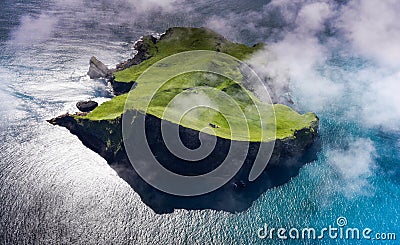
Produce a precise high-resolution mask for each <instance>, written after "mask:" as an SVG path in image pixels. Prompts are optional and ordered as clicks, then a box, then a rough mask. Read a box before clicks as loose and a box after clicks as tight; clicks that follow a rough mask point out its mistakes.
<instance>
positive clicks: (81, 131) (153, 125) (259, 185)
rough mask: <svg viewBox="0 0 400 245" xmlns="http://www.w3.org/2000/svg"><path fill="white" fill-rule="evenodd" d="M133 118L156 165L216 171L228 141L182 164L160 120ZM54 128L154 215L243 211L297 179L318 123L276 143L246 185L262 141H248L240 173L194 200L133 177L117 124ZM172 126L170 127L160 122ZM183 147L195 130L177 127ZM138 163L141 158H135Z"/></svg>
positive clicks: (70, 121) (80, 122)
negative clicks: (92, 155) (103, 164)
mask: <svg viewBox="0 0 400 245" xmlns="http://www.w3.org/2000/svg"><path fill="white" fill-rule="evenodd" d="M129 113H133V114H134V117H135V118H140V117H145V121H146V132H147V134H148V136H149V137H148V141H147V142H146V143H148V144H149V146H150V148H151V149H152V151H153V153H154V155H155V156H157V160H158V161H159V162H160V163H161V164H162V165H163V166H164V167H165V168H166V169H168V170H170V171H173V172H175V173H178V174H182V175H200V174H205V173H207V172H210V171H212V170H214V169H216V168H217V167H218V166H219V165H220V164H221V162H222V161H223V160H224V158H225V157H226V154H227V153H228V151H229V146H230V145H231V143H232V141H231V140H228V139H224V138H219V137H217V143H216V147H215V149H214V150H213V152H212V153H211V154H210V155H209V156H207V158H205V159H204V160H202V161H197V162H192V161H185V160H182V159H179V158H177V157H175V156H174V155H173V154H171V153H170V152H169V151H168V149H167V148H166V146H165V144H164V143H163V136H162V134H161V123H162V119H160V118H158V117H155V116H152V115H144V114H142V113H140V112H137V111H135V112H129ZM49 122H50V123H51V124H53V125H59V126H62V127H65V128H67V129H68V130H69V131H70V132H71V133H72V134H74V135H76V136H77V137H78V138H79V139H80V140H81V141H82V142H83V144H84V145H85V146H87V147H88V148H90V149H91V150H93V151H95V152H97V153H98V154H99V155H100V156H102V157H103V158H104V159H106V160H107V162H108V163H109V164H110V166H111V167H113V168H114V169H115V170H116V171H117V173H118V174H119V175H120V177H121V178H123V179H124V180H125V181H126V182H127V183H129V184H130V185H131V186H132V188H133V189H134V190H135V191H137V193H138V194H139V195H140V196H141V198H142V200H143V201H144V202H145V203H146V204H147V205H148V206H150V207H151V208H152V209H153V210H154V211H155V212H157V213H168V212H173V210H174V209H176V208H184V209H205V208H207V209H215V210H225V211H229V212H238V211H243V210H246V209H247V208H249V207H250V206H251V203H252V202H253V201H254V200H256V199H257V198H258V196H259V195H261V194H262V193H263V192H264V191H265V190H267V189H269V188H272V187H275V186H278V185H281V184H284V183H286V182H287V181H288V180H289V179H290V178H291V177H293V176H295V175H297V173H298V170H299V169H300V167H301V166H303V165H304V164H305V163H307V162H309V161H310V160H312V159H313V158H314V157H315V152H316V150H315V149H313V147H315V145H316V144H315V140H316V138H317V132H318V119H316V120H315V121H313V122H312V123H311V124H310V125H309V127H307V128H303V129H301V130H298V131H296V132H294V135H293V137H290V138H285V139H278V140H276V142H275V147H274V150H273V153H272V157H271V159H270V161H269V163H268V165H267V168H266V169H265V170H264V172H263V174H262V175H261V176H260V177H259V178H258V179H257V180H256V181H254V182H249V181H248V176H249V173H250V169H251V168H252V166H253V163H254V161H255V157H256V156H257V154H258V150H259V148H260V144H265V143H263V142H249V148H248V153H247V156H246V158H245V161H244V162H243V165H242V167H241V169H240V170H239V172H238V173H237V174H236V175H235V176H234V177H233V178H232V179H231V180H230V181H229V182H228V183H227V184H225V185H224V186H222V187H221V188H220V189H218V190H216V191H213V192H211V193H208V194H205V195H201V196H196V197H178V196H174V195H170V194H166V193H163V192H161V191H158V190H157V189H155V188H153V187H151V186H150V185H148V184H147V183H146V182H145V181H143V180H142V179H141V177H140V176H139V175H138V174H137V173H136V171H135V169H134V168H133V167H132V165H131V162H130V160H129V159H128V156H127V154H126V151H125V148H124V143H123V142H122V133H121V132H122V119H121V117H119V118H116V119H113V120H101V121H92V120H88V119H81V118H79V117H77V116H75V115H69V114H66V115H62V116H59V117H57V118H54V119H51V120H49ZM164 123H167V124H172V123H170V122H164ZM179 133H180V134H179V135H180V139H181V140H182V143H183V144H184V145H185V146H187V147H188V148H192V149H195V148H197V147H199V145H200V141H199V134H200V132H199V131H196V130H193V129H190V128H185V127H182V126H179ZM136 160H138V161H140V159H139V158H138V159H136Z"/></svg>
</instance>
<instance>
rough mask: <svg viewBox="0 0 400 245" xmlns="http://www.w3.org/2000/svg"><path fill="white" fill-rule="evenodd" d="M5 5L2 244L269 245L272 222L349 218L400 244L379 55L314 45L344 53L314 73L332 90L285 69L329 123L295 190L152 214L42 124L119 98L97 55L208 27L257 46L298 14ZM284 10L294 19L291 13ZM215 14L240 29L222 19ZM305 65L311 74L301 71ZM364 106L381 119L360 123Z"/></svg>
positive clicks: (394, 134) (90, 4)
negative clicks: (94, 74) (260, 233)
mask: <svg viewBox="0 0 400 245" xmlns="http://www.w3.org/2000/svg"><path fill="white" fill-rule="evenodd" d="M141 3H146V1H142V2H141ZM301 4H304V3H302V2H301V1H300V2H299V3H298V4H297V5H299V6H301ZM297 5H296V6H297ZM1 6H2V7H1V11H0V48H1V51H0V98H1V103H0V113H1V117H0V129H1V131H0V132H1V133H0V137H1V141H0V142H1V143H0V159H1V160H0V241H1V242H4V243H10V244H14V243H29V244H30V243H50V244H52V243H57V242H60V243H80V244H96V243H101V244H110V243H138V244H142V243H152V244H157V243H162V244H175V243H180V244H181V243H190V244H192V243H196V244H197V243H201V244H209V243H217V244H222V243H224V244H231V243H239V244H248V243H266V242H271V241H268V239H267V240H261V239H259V238H258V237H257V230H258V229H259V228H261V227H263V226H264V224H268V225H269V227H276V228H279V227H286V228H288V229H289V228H291V227H295V228H299V229H300V228H304V227H314V228H315V229H317V230H318V229H321V228H323V227H328V226H329V225H333V226H336V227H337V223H336V220H337V218H338V217H341V216H342V217H345V218H346V219H347V221H348V225H347V227H356V228H359V229H360V230H362V229H364V228H366V227H368V228H370V229H372V230H373V233H372V234H375V233H377V232H393V233H396V234H397V236H400V226H399V224H400V222H399V217H400V208H399V205H398V203H399V197H400V179H399V174H400V166H399V162H400V152H399V147H400V140H399V136H400V134H399V131H398V125H399V124H398V123H399V120H398V119H399V117H397V116H396V115H398V114H396V113H397V110H398V109H397V108H398V104H397V105H396V104H395V105H389V106H387V104H382V106H381V107H378V108H380V110H374V108H376V107H374V106H373V105H374V104H373V103H371V101H372V102H374V103H375V106H376V105H381V103H383V102H385V101H386V100H387V99H388V98H387V97H390V96H391V95H393V93H390V89H389V92H387V93H386V92H385V91H386V90H382V91H383V92H382V93H377V94H376V97H377V98H376V99H375V98H373V97H372V94H369V93H365V91H366V90H368V88H369V87H368V86H372V85H374V82H375V81H380V80H382V81H386V80H388V79H390V78H391V77H392V75H393V74H395V75H394V77H396V74H398V70H396V67H394V68H393V67H392V68H391V71H387V70H386V69H383V68H382V66H381V65H380V64H379V63H378V61H376V60H374V57H372V58H370V57H364V56H363V55H361V54H358V53H353V52H352V50H349V49H346V48H344V47H341V45H337V44H335V45H331V44H330V43H327V41H326V40H325V41H324V39H319V40H320V41H321V42H322V43H323V42H325V43H323V44H322V46H323V47H325V48H327V49H330V48H331V47H334V48H335V49H336V50H334V51H333V50H332V52H331V56H330V57H329V59H326V60H323V61H324V62H322V63H320V64H319V67H313V68H312V71H314V72H315V73H316V74H318V76H319V77H322V78H325V79H327V80H329V83H324V81H323V80H321V81H319V80H315V82H314V83H311V85H309V84H307V83H306V81H307V79H308V78H310V77H307V76H302V74H300V75H299V74H298V73H296V72H294V71H295V68H296V66H295V65H293V66H292V67H291V68H292V69H291V71H290V72H289V76H291V81H292V83H293V84H292V90H293V92H292V97H293V99H294V101H295V102H296V105H295V107H296V109H298V110H300V111H316V112H317V114H318V116H319V117H320V119H321V124H320V135H321V141H322V144H323V148H322V151H321V152H320V153H319V154H318V160H317V161H315V162H312V163H310V164H308V165H306V166H304V167H303V168H302V169H301V171H300V174H299V175H298V176H297V177H295V178H293V179H292V180H291V181H290V182H289V183H287V184H285V185H283V186H281V187H278V188H274V189H271V190H269V191H268V192H266V193H265V194H263V195H262V196H261V197H260V198H259V199H258V200H257V201H256V202H255V203H254V204H253V206H252V207H251V208H250V209H249V210H247V211H246V212H243V213H238V214H230V213H225V212H216V211H211V210H203V211H185V210H178V211H175V212H174V213H173V214H166V215H157V214H155V213H154V212H153V211H152V210H151V209H150V208H148V207H147V206H146V205H145V204H143V203H142V202H141V200H140V198H139V196H138V195H137V194H136V193H135V192H134V191H133V190H132V189H131V188H130V187H129V186H128V184H126V183H125V182H124V181H123V180H121V179H120V178H119V177H118V176H117V174H116V173H115V172H114V171H113V170H112V169H111V168H110V167H109V166H108V165H107V163H106V162H105V160H104V159H102V158H101V157H100V156H98V155H97V154H95V153H93V152H91V151H90V150H89V149H87V148H85V147H84V146H83V145H82V144H81V143H80V141H79V140H78V139H77V138H76V137H75V136H73V135H71V134H70V133H69V132H68V131H67V130H65V129H63V128H59V127H53V126H51V125H49V124H48V123H46V122H45V120H46V119H49V118H52V117H54V116H56V115H60V114H62V113H65V112H67V111H69V112H74V111H75V110H76V109H75V103H76V101H78V100H86V99H94V100H97V101H99V102H102V101H105V100H107V99H109V98H110V93H109V92H108V91H109V89H108V87H107V85H106V84H105V83H104V81H101V80H90V79H89V78H88V77H87V76H86V71H87V68H88V61H89V59H90V57H91V56H92V55H95V56H97V57H99V59H100V60H103V61H105V62H106V63H107V64H108V65H113V64H116V63H118V62H120V61H123V60H124V59H126V58H128V57H130V55H131V53H132V42H133V41H135V40H137V39H138V38H139V37H140V36H141V35H143V34H148V33H153V32H162V31H163V30H165V29H166V28H168V27H170V26H176V25H180V26H181V25H191V26H202V25H207V26H209V27H211V28H214V29H218V31H221V32H225V33H223V34H225V35H227V36H228V37H229V38H231V39H234V40H237V41H241V42H246V43H248V44H251V43H254V42H256V41H270V42H273V41H275V42H276V43H277V44H284V43H285V41H284V40H283V39H282V38H283V35H284V33H286V32H289V33H290V32H291V31H294V32H296V30H293V27H292V23H291V22H288V21H287V19H290V18H287V19H286V21H284V20H283V19H282V18H281V16H280V15H281V14H282V13H283V12H282V13H281V14H280V12H274V11H272V10H274V8H273V7H270V6H268V3H267V2H265V1H246V2H245V1H234V2H232V3H229V4H227V3H226V2H225V1H196V3H187V2H182V1H180V2H179V3H172V5H166V6H164V5H163V6H162V7H160V8H157V9H152V8H151V7H148V6H147V5H146V4H144V5H143V6H142V7H138V6H137V4H136V5H135V4H132V3H130V2H129V1H122V0H115V1H78V0H74V1H68V2H67V3H64V2H63V1H41V0H37V1H27V0H25V1H22V0H20V1H9V0H3V1H2V3H1ZM168 6H172V7H168ZM288 6H289V5H288ZM148 8H150V9H148ZM286 11H289V12H290V13H291V11H293V13H297V12H299V11H298V8H297V7H296V8H295V7H293V6H291V7H288V8H287V9H286ZM218 17H221V18H222V19H226V20H229V23H231V24H232V26H228V25H224V24H221V25H218V24H217V23H220V22H221V20H219V19H218ZM216 20H219V22H218V21H216ZM293 21H295V20H294V19H293ZM221 23H222V22H221ZM225 24H226V23H225ZM229 28H231V29H229ZM224 30H225V31H224ZM233 30H236V31H233ZM283 30H285V32H283ZM318 35H320V33H319V34H318ZM337 35H339V34H337ZM328 39H329V38H328ZM300 41H301V40H300ZM300 41H299V42H300ZM274 48H275V49H276V50H278V49H277V48H276V47H274V46H273V45H272V46H271V49H272V50H274ZM288 52H290V50H288ZM310 52H311V50H310V51H309V52H308V51H307V52H306V53H310ZM328 53H329V52H328ZM328 56H329V55H328ZM296 57H297V56H296ZM289 60H293V59H289ZM289 63H290V62H289ZM300 66H304V67H305V69H306V68H307V66H306V64H304V63H302V64H300ZM382 69H383V70H382ZM369 70H374V71H376V73H367V72H366V71H369ZM305 71H307V72H308V70H305ZM366 77H369V78H370V79H371V80H369V79H367V78H366ZM371 77H372V78H371ZM364 83H366V84H368V85H365V84H364ZM371 84H372V85H371ZM377 84H378V85H379V83H377ZM364 85H365V86H364ZM378 85H377V86H378ZM324 86H325V87H324ZM320 87H322V89H321V88H320ZM378 87H379V86H378ZM381 88H382V87H381ZM383 88H385V87H383ZM336 90H337V92H335V91H336ZM382 95H386V97H384V96H383V97H379V96H382ZM389 101H390V100H389ZM394 101H395V100H394ZM383 105H386V107H384V106H383ZM371 108H372V109H371ZM368 112H370V113H371V117H374V116H375V117H377V118H376V120H370V119H369V118H368V117H365V115H367V114H366V113H368ZM398 239H399V238H398ZM273 241H274V243H288V242H289V243H293V244H298V243H306V244H314V243H315V244H329V243H332V244H345V243H347V242H352V243H355V244H358V243H368V242H369V241H366V240H360V241H354V240H353V241H346V240H345V239H327V238H326V239H323V240H312V239H304V240H302V239H300V240H290V241H283V240H280V239H277V238H275V239H273ZM375 242H377V241H375Z"/></svg>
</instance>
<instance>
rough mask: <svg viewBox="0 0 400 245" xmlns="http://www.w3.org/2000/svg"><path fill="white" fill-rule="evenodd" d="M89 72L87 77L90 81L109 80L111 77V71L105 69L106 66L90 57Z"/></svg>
mask: <svg viewBox="0 0 400 245" xmlns="http://www.w3.org/2000/svg"><path fill="white" fill-rule="evenodd" d="M89 64H90V66H89V71H88V73H87V74H88V75H89V77H90V78H91V79H97V78H111V77H112V71H111V70H110V69H108V68H107V66H106V65H104V64H103V62H101V61H100V60H98V59H97V58H96V57H94V56H93V57H92V58H91V59H90V62H89Z"/></svg>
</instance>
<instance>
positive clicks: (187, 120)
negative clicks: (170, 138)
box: [76, 27, 317, 142]
mask: <svg viewBox="0 0 400 245" xmlns="http://www.w3.org/2000/svg"><path fill="white" fill-rule="evenodd" d="M262 46H263V45H262V44H257V45H254V46H253V47H249V46H246V45H244V44H238V43H233V42H230V41H228V40H227V39H225V38H224V37H223V36H221V35H219V34H217V33H215V32H213V31H211V30H208V29H205V28H181V27H179V28H178V27H176V28H171V29H169V30H168V31H167V32H166V33H165V34H164V35H162V36H161V38H160V40H155V39H154V38H153V37H151V36H147V37H144V38H143V40H142V43H141V52H143V53H144V54H143V53H142V54H141V55H142V56H143V57H144V60H143V61H142V62H141V63H139V64H137V65H133V66H130V67H128V68H125V69H121V70H118V71H115V72H114V73H113V75H114V82H117V83H127V82H132V81H137V86H136V88H135V89H134V90H132V91H131V92H130V93H131V94H130V95H129V102H130V104H131V106H130V107H129V108H132V109H135V110H137V111H140V112H143V113H146V114H151V115H153V116H156V117H158V118H163V119H164V120H168V121H171V122H173V123H177V124H180V125H182V126H184V127H187V128H191V129H195V130H202V129H204V128H206V127H210V125H213V126H214V125H216V127H215V126H214V128H213V131H214V133H215V134H216V135H217V136H219V137H222V138H226V139H233V140H240V141H255V142H259V141H269V140H271V139H273V138H274V135H273V134H274V132H275V130H274V129H270V130H269V129H268V127H273V126H274V124H275V119H274V118H273V116H271V115H273V111H272V110H273V109H274V111H275V115H276V137H277V139H284V138H288V137H294V132H296V131H298V130H301V129H304V128H310V130H313V127H314V126H313V124H315V122H316V121H317V117H316V116H315V114H314V113H307V114H304V115H300V114H299V113H297V112H295V111H294V110H292V109H291V108H289V107H287V106H285V105H281V104H275V105H269V104H265V103H263V102H261V101H260V100H258V99H257V98H256V97H255V96H254V95H253V94H252V93H251V92H250V91H249V90H248V89H247V88H245V87H244V86H241V84H238V83H236V82H234V81H232V80H231V79H229V78H226V77H223V76H219V75H215V74H205V73H204V72H191V73H186V74H183V75H179V76H176V77H174V78H173V79H171V80H169V81H167V82H165V81H158V80H157V79H152V78H151V77H149V78H148V79H145V78H142V79H140V81H138V78H139V77H140V75H142V74H143V72H144V71H145V70H146V69H148V68H149V67H150V66H152V65H154V64H156V63H157V62H159V61H160V60H162V59H163V58H165V57H168V56H170V55H173V54H177V53H180V52H184V51H191V50H211V51H218V52H223V53H226V54H229V55H231V56H233V57H235V58H237V59H239V60H246V58H248V57H249V56H251V54H252V53H254V52H255V51H257V50H258V49H260V48H261V47H262ZM153 69H159V70H158V71H155V72H156V73H157V74H161V73H165V72H168V70H174V69H178V68H176V67H174V66H173V65H171V64H169V65H168V66H167V67H165V66H161V65H157V68H153ZM227 69H231V68H227ZM238 71H239V68H238V69H237V71H230V72H236V73H238V74H236V76H235V77H239V79H240V78H241V74H240V72H238ZM160 82H162V83H163V84H160ZM164 82H165V83H164ZM160 85H162V86H161V87H160V88H159V89H158V90H157V94H156V95H155V96H154V97H152V101H151V103H150V104H149V105H147V103H145V102H146V101H148V100H150V97H151V96H153V92H154V90H155V89H157V88H158V87H159V86H160ZM202 86H203V87H204V86H206V87H208V88H215V89H216V90H209V89H208V90H207V89H203V87H202ZM218 91H223V92H225V93H226V94H227V95H228V96H229V97H230V98H232V99H233V100H234V101H235V102H236V103H237V105H238V106H239V107H235V106H232V105H231V104H229V103H227V100H226V98H224V97H221V96H220V93H218ZM199 93H202V94H203V95H204V96H206V97H208V99H210V100H211V101H212V102H213V103H214V104H216V105H218V107H219V109H220V111H222V112H223V113H222V114H221V113H219V112H216V111H214V110H211V109H208V108H199V109H197V110H195V112H192V113H188V114H186V115H185V116H184V117H183V118H180V117H179V115H181V114H182V113H181V112H179V111H177V110H179V109H176V108H172V109H171V111H170V113H168V115H170V116H168V115H166V114H164V112H165V108H166V107H167V105H168V103H170V101H171V100H172V99H173V98H174V97H175V96H177V95H178V94H179V95H182V94H185V95H186V96H187V97H190V95H191V94H192V95H194V94H199ZM127 97H128V94H127V93H126V94H122V95H119V96H116V97H114V98H113V99H112V100H110V101H108V102H105V103H103V104H102V105H100V106H99V107H97V108H96V109H95V110H93V111H92V112H91V113H89V114H87V115H84V116H76V119H78V120H79V119H88V120H93V121H100V120H113V119H116V118H118V117H120V116H121V115H122V114H123V113H124V106H125V101H126V99H127ZM254 103H256V105H257V108H258V109H259V110H260V109H261V110H260V113H261V114H262V115H261V117H260V115H259V114H258V111H257V108H256V107H255V106H254ZM239 108H240V110H242V111H243V112H244V115H245V118H246V121H244V122H243V120H239V119H240V117H239V115H240V112H239V110H238V109H239ZM174 110H175V111H174ZM174 114H176V116H173V115H174ZM260 120H264V121H263V122H264V128H263V129H264V132H269V134H265V133H264V134H263V135H262V136H261V131H262V128H261V122H260ZM228 122H229V123H230V125H229V124H228ZM232 124H233V125H232ZM234 124H239V125H237V127H236V128H241V129H242V130H239V131H237V132H234V134H232V132H231V128H230V126H235V125H234ZM246 124H247V126H248V128H249V133H250V135H249V136H248V132H247V127H246Z"/></svg>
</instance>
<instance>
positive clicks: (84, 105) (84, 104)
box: [76, 100, 99, 112]
mask: <svg viewBox="0 0 400 245" xmlns="http://www.w3.org/2000/svg"><path fill="white" fill-rule="evenodd" d="M97 106H99V104H98V103H97V102H96V101H92V100H89V101H79V102H78V103H76V107H77V108H78V109H79V110H80V111H81V112H89V111H93V110H94V109H95V108H96V107H97Z"/></svg>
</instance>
